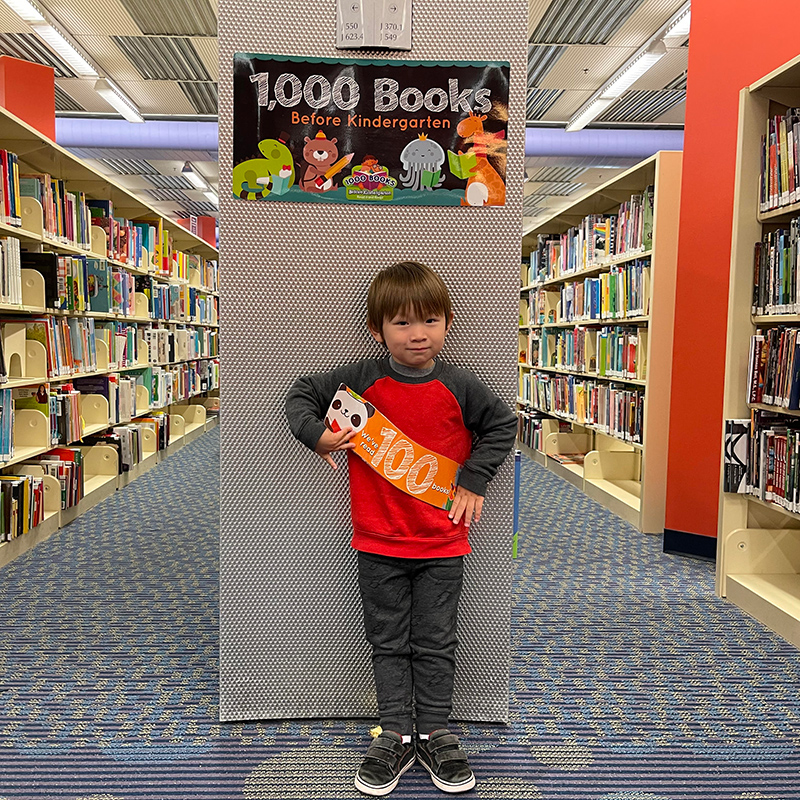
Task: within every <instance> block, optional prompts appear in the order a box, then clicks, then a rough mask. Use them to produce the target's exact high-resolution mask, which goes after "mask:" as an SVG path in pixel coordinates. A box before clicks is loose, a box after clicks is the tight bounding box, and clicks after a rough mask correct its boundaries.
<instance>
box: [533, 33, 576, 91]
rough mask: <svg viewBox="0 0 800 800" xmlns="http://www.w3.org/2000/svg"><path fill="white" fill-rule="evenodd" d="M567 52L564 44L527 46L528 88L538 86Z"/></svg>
mask: <svg viewBox="0 0 800 800" xmlns="http://www.w3.org/2000/svg"><path fill="white" fill-rule="evenodd" d="M566 50H567V45H564V44H529V45H528V88H529V89H534V88H536V87H537V86H539V83H540V82H541V80H542V78H543V77H544V76H545V75H547V73H548V72H550V70H551V69H552V68H553V65H554V64H555V63H556V61H558V59H559V58H561V56H563V55H564V53H565V52H566Z"/></svg>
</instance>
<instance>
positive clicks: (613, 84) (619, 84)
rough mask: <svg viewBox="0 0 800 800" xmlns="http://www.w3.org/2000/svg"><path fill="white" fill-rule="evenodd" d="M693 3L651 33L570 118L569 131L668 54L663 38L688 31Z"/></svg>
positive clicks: (578, 127)
mask: <svg viewBox="0 0 800 800" xmlns="http://www.w3.org/2000/svg"><path fill="white" fill-rule="evenodd" d="M690 20H691V3H690V2H687V3H684V4H683V6H681V8H680V9H678V11H677V12H676V13H675V14H673V15H672V17H671V18H670V20H669V21H668V22H667V24H666V25H664V27H663V28H661V30H660V31H658V33H656V34H655V35H654V36H652V37H651V38H650V39H649V40H648V41H647V42H646V43H645V44H644V45H643V46H642V47H641V48H640V49H639V50H638V51H637V52H636V54H635V55H634V56H633V58H631V59H630V61H628V62H627V63H626V64H625V65H624V66H623V67H622V69H620V70H618V71H617V73H616V74H615V75H614V76H613V77H612V78H611V80H609V81H607V82H606V83H605V84H604V85H603V86H601V87H600V89H598V90H597V91H596V92H595V93H594V94H593V95H592V96H591V97H590V98H589V100H588V101H587V102H586V103H585V105H584V106H583V107H582V108H581V109H580V110H579V111H578V113H577V114H575V116H574V117H573V118H572V119H571V120H570V121H569V123H568V125H567V128H566V130H567V131H579V130H581V129H582V128H585V127H586V126H587V125H588V124H589V123H590V122H591V121H592V120H593V119H596V118H597V117H599V116H600V115H601V114H602V113H603V112H604V111H605V110H606V109H607V108H608V107H609V106H610V105H611V104H612V103H613V102H614V101H615V100H616V99H617V98H618V97H621V96H622V95H623V94H624V93H625V91H626V90H627V89H629V88H630V87H631V86H633V84H634V83H636V81H638V80H639V78H641V77H642V75H644V74H645V72H647V70H649V69H650V68H651V67H652V66H653V65H654V64H656V63H657V62H658V61H659V60H661V59H662V58H663V57H664V56H665V55H666V54H667V46H666V45H665V44H664V40H665V39H667V38H670V39H673V38H677V37H680V38H683V37H685V36H686V35H687V34H688V32H689V22H690Z"/></svg>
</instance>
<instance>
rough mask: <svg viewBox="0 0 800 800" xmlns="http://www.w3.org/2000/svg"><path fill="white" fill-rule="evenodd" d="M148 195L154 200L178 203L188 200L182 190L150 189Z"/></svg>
mask: <svg viewBox="0 0 800 800" xmlns="http://www.w3.org/2000/svg"><path fill="white" fill-rule="evenodd" d="M147 194H148V195H149V196H150V197H152V198H153V200H174V201H175V202H177V203H183V202H184V201H185V200H186V195H185V194H184V193H183V192H182V191H181V190H180V189H149V190H148V191H147Z"/></svg>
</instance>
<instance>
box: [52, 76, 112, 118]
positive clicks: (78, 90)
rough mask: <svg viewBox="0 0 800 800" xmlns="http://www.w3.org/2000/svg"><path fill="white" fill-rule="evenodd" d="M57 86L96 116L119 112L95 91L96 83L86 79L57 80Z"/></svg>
mask: <svg viewBox="0 0 800 800" xmlns="http://www.w3.org/2000/svg"><path fill="white" fill-rule="evenodd" d="M56 84H57V85H58V86H60V87H61V88H62V89H63V90H64V91H65V92H66V93H67V94H68V95H70V97H72V98H73V99H74V100H75V101H76V102H78V103H80V104H81V105H82V106H83V108H84V109H86V111H88V112H89V113H95V114H108V113H112V114H116V113H117V112H116V111H114V109H113V108H112V107H111V106H110V105H109V104H108V103H107V102H106V101H105V100H103V98H102V97H100V95H99V94H97V92H96V91H95V90H94V81H93V80H88V81H87V80H85V79H84V78H57V79H56Z"/></svg>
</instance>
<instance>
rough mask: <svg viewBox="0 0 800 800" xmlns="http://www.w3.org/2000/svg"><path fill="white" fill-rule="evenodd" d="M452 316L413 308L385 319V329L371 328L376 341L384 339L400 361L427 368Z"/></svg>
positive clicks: (441, 345) (406, 364)
mask: <svg viewBox="0 0 800 800" xmlns="http://www.w3.org/2000/svg"><path fill="white" fill-rule="evenodd" d="M452 322H453V317H452V316H451V317H450V319H446V318H445V317H444V315H441V314H433V315H424V316H417V313H416V312H415V311H413V310H411V309H409V310H407V311H401V312H398V313H397V314H395V315H394V316H393V317H392V318H391V319H390V318H388V317H387V318H385V319H384V320H383V330H382V331H376V330H373V329H372V328H370V333H371V334H372V335H373V337H374V338H375V340H376V341H378V342H383V343H384V344H385V345H386V347H387V348H388V349H389V353H390V354H391V355H392V357H393V358H394V360H395V361H397V363H398V364H402V365H403V366H406V367H416V368H417V369H425V368H427V367H431V366H433V359H434V358H436V356H438V355H439V352H440V351H441V349H442V347H443V346H444V338H445V336H446V335H447V332H448V331H449V330H450V325H451V324H452Z"/></svg>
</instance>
